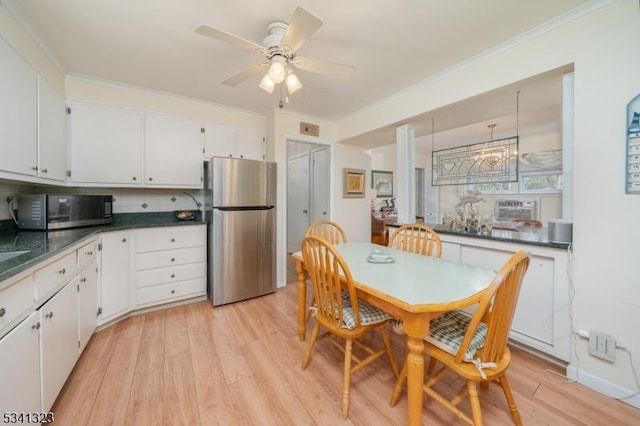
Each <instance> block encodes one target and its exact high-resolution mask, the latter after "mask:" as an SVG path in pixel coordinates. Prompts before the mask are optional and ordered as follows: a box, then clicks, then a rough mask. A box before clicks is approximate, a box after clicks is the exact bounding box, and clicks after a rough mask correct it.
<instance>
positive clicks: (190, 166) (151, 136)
mask: <svg viewBox="0 0 640 426" xmlns="http://www.w3.org/2000/svg"><path fill="white" fill-rule="evenodd" d="M144 129H145V135H144V165H145V166H144V167H145V184H146V185H162V186H172V185H175V186H180V187H200V186H201V185H202V143H203V142H202V131H201V129H202V126H201V125H200V123H198V122H194V121H189V120H183V119H179V118H174V117H167V116H163V115H156V114H146V115H145V126H144Z"/></svg>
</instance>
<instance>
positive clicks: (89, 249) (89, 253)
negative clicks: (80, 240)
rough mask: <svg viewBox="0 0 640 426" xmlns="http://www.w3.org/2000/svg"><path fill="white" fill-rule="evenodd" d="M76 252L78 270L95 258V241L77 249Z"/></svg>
mask: <svg viewBox="0 0 640 426" xmlns="http://www.w3.org/2000/svg"><path fill="white" fill-rule="evenodd" d="M77 253H78V271H81V270H82V269H83V268H84V267H85V266H87V265H88V264H90V263H91V262H93V261H94V259H95V258H96V243H95V242H91V243H89V244H87V245H85V246H82V247H80V248H79V249H78V250H77Z"/></svg>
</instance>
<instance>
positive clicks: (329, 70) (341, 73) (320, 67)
mask: <svg viewBox="0 0 640 426" xmlns="http://www.w3.org/2000/svg"><path fill="white" fill-rule="evenodd" d="M293 64H294V65H295V66H296V67H298V68H300V69H301V70H305V71H310V72H315V73H318V74H326V75H328V76H331V77H337V78H340V79H343V80H348V79H349V78H351V75H352V74H353V72H354V71H355V67H352V66H351V65H344V64H338V63H335V62H329V61H323V60H321V59H313V58H305V57H302V56H298V57H296V58H295V59H294V60H293Z"/></svg>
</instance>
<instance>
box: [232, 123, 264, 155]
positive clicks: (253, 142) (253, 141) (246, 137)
mask: <svg viewBox="0 0 640 426" xmlns="http://www.w3.org/2000/svg"><path fill="white" fill-rule="evenodd" d="M237 139H238V155H239V157H240V158H248V159H250V160H264V159H265V150H264V146H265V138H264V135H263V134H262V132H260V131H258V130H253V129H238V131H237Z"/></svg>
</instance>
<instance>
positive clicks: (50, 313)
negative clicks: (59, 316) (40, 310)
mask: <svg viewBox="0 0 640 426" xmlns="http://www.w3.org/2000/svg"><path fill="white" fill-rule="evenodd" d="M44 317H45V318H53V312H49V313H48V314H45V315H44Z"/></svg>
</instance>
